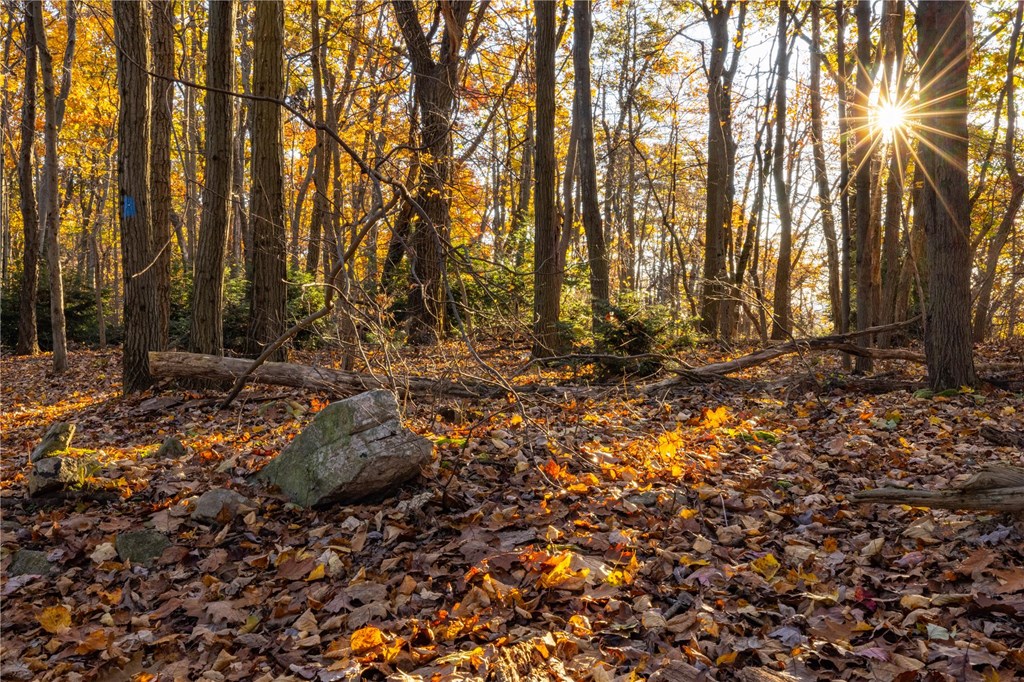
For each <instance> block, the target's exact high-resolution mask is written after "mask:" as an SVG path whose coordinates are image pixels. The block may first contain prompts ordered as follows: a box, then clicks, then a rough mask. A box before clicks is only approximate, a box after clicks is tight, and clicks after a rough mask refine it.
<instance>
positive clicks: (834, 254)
mask: <svg viewBox="0 0 1024 682" xmlns="http://www.w3.org/2000/svg"><path fill="white" fill-rule="evenodd" d="M810 68H811V91H810V95H811V140H812V144H813V153H814V179H815V182H816V184H817V186H818V206H819V207H820V209H821V226H822V230H823V231H824V232H825V254H826V257H827V259H828V299H829V307H830V309H831V312H832V328H833V330H834V331H836V332H838V331H840V318H841V317H842V308H843V304H842V289H841V287H840V285H839V240H838V237H837V235H836V220H835V216H834V215H833V213H832V196H831V189H830V184H829V181H828V172H827V170H826V166H825V148H824V143H823V137H824V136H823V133H822V125H821V3H820V1H819V0H814V1H813V2H811V66H810Z"/></svg>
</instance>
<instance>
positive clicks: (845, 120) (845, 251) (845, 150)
mask: <svg viewBox="0 0 1024 682" xmlns="http://www.w3.org/2000/svg"><path fill="white" fill-rule="evenodd" d="M844 2H845V0H836V61H837V62H838V65H837V68H836V72H837V77H836V80H837V85H838V90H839V93H838V94H839V235H840V237H839V238H840V249H839V280H840V286H841V289H842V291H841V293H840V299H841V304H842V305H841V311H840V315H839V333H840V334H845V333H846V332H848V331H849V330H850V313H851V311H852V301H851V298H852V296H851V293H852V292H851V288H852V287H851V274H850V269H851V267H850V266H851V263H850V260H851V252H852V245H851V238H850V237H851V232H852V228H851V226H850V147H849V139H850V135H849V132H850V119H849V115H848V111H849V106H848V103H847V85H848V80H849V68H848V66H847V59H846V7H845V5H844V4H843V3H844ZM842 362H843V369H846V370H848V369H850V365H851V364H852V363H851V362H850V356H849V355H846V354H844V355H843V361H842Z"/></svg>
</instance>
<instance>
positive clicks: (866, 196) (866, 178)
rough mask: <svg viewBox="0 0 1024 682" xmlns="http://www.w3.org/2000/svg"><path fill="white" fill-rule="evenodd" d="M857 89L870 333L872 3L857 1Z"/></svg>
mask: <svg viewBox="0 0 1024 682" xmlns="http://www.w3.org/2000/svg"><path fill="white" fill-rule="evenodd" d="M855 16H856V17H857V81H856V83H857V89H856V93H855V95H854V100H853V118H854V122H855V125H854V138H855V143H854V148H853V166H854V170H853V172H854V189H855V191H856V202H855V205H854V212H853V213H854V219H855V220H856V224H857V230H856V232H857V243H856V246H855V248H856V253H857V256H856V263H857V329H867V328H868V327H871V326H872V325H873V324H874V321H875V311H874V309H873V306H872V302H873V301H874V300H875V296H874V292H873V282H874V269H875V260H874V258H875V252H874V249H873V248H872V246H873V245H874V244H875V241H876V236H875V235H874V234H873V233H872V228H873V227H874V222H873V221H872V220H871V184H872V183H871V165H872V164H871V161H872V157H873V154H872V150H873V140H872V138H873V131H872V130H871V127H870V126H869V124H868V100H869V97H870V95H871V70H870V69H871V0H857V7H856V10H855ZM855 364H856V369H857V371H858V372H870V371H871V369H872V368H873V367H874V363H873V361H872V360H871V358H864V357H859V356H858V357H857V360H856V363H855Z"/></svg>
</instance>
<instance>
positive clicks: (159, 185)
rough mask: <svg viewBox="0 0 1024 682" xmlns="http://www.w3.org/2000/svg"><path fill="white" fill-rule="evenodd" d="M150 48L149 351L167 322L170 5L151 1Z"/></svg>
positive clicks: (163, 335) (161, 343)
mask: <svg viewBox="0 0 1024 682" xmlns="http://www.w3.org/2000/svg"><path fill="white" fill-rule="evenodd" d="M150 20H151V28H152V31H151V33H150V41H151V42H150V45H151V49H152V57H153V60H152V68H153V73H154V74H155V75H156V77H155V78H153V79H152V80H151V87H152V98H153V103H152V108H151V112H150V115H151V116H152V122H151V124H150V148H151V149H150V167H151V172H150V178H149V182H150V206H151V212H152V223H151V225H152V240H153V244H152V249H153V254H154V256H153V258H154V261H153V270H154V275H155V280H156V281H155V293H156V297H157V305H156V316H157V320H156V324H157V330H158V331H157V335H156V338H154V339H152V341H153V343H155V345H154V347H153V348H151V349H150V350H164V349H165V348H166V346H167V337H168V332H169V328H170V318H171V251H172V250H173V249H172V247H171V130H172V112H173V110H174V88H173V87H172V85H171V80H170V79H171V78H173V77H174V2H173V0H152V13H151V18H150Z"/></svg>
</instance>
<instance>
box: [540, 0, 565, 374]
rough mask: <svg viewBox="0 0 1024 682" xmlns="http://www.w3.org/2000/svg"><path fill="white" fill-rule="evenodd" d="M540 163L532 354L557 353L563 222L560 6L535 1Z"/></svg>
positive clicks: (546, 1) (544, 1)
mask: <svg viewBox="0 0 1024 682" xmlns="http://www.w3.org/2000/svg"><path fill="white" fill-rule="evenodd" d="M533 7H534V13H535V14H536V17H537V33H536V36H537V46H536V79H537V80H536V83H537V87H536V107H537V159H536V173H535V174H534V183H535V184H534V190H533V206H534V240H533V325H534V326H533V331H534V343H533V355H534V357H547V356H550V355H555V354H557V352H558V346H559V343H558V312H559V299H560V297H561V293H562V292H561V287H560V286H559V280H560V277H559V257H558V242H559V236H560V235H559V224H558V216H557V214H556V213H555V48H556V47H557V45H556V43H555V3H553V2H550V1H549V0H535V1H534V3H533Z"/></svg>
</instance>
